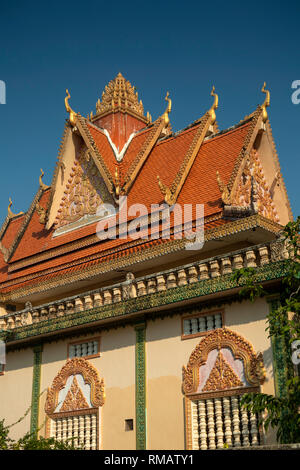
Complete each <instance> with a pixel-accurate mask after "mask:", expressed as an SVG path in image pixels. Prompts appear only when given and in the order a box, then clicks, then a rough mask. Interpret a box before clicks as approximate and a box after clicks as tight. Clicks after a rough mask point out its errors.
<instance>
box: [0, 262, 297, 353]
mask: <svg viewBox="0 0 300 470" xmlns="http://www.w3.org/2000/svg"><path fill="white" fill-rule="evenodd" d="M287 270H288V264H287V262H286V261H278V262H275V263H270V264H268V265H265V266H262V267H259V268H256V273H255V275H254V276H253V279H254V281H256V282H264V281H270V280H276V279H280V278H282V277H283V276H284V275H285V273H286V272H287ZM241 286H242V279H241V280H240V283H239V284H238V283H237V282H236V281H233V279H232V275H231V274H228V275H224V276H220V277H219V278H215V279H207V280H204V281H198V282H195V283H193V284H188V285H186V286H181V287H176V288H174V289H168V290H166V291H163V292H157V293H155V294H147V295H143V296H141V297H137V298H134V299H128V300H125V301H124V300H123V301H121V302H118V303H115V304H110V305H103V306H101V307H97V308H94V309H91V310H87V311H85V312H78V313H73V314H69V315H66V316H64V317H61V318H53V319H50V320H47V321H42V322H40V323H35V324H32V325H27V326H22V327H19V328H15V329H13V330H11V331H10V332H9V335H8V334H7V332H5V333H6V336H7V339H6V342H7V344H9V343H10V342H12V341H19V340H26V339H27V338H32V337H35V336H39V335H42V334H45V333H53V332H57V331H62V330H65V329H68V328H71V327H75V326H80V325H85V324H87V323H93V322H97V321H99V320H104V319H108V318H110V319H116V320H119V319H120V317H123V318H124V317H126V316H127V315H129V314H131V313H137V312H143V311H144V310H149V309H153V308H157V307H163V306H168V305H172V304H174V303H176V302H181V301H185V300H191V299H195V300H197V299H200V298H201V297H202V296H205V295H209V294H215V293H218V292H226V291H230V290H231V289H234V288H236V287H241ZM117 317H118V318H117ZM3 336H4V335H3ZM0 339H1V335H0Z"/></svg>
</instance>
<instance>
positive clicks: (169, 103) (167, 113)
mask: <svg viewBox="0 0 300 470" xmlns="http://www.w3.org/2000/svg"><path fill="white" fill-rule="evenodd" d="M165 101H167V102H168V105H167V108H166V110H165V112H164V114H163V118H164V120H165V125H166V126H167V125H168V124H169V122H170V118H169V114H170V112H171V109H172V101H171V98H169V92H168V91H167V94H166V97H165Z"/></svg>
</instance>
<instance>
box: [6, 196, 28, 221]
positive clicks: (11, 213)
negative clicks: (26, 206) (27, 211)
mask: <svg viewBox="0 0 300 470" xmlns="http://www.w3.org/2000/svg"><path fill="white" fill-rule="evenodd" d="M11 206H12V200H11V198H9V204H8V208H7V215H8V217H9V218H10V219H12V218H13V217H17V216H18V215H22V214H24V212H19V213H18V214H14V213H13V212H12V210H11Z"/></svg>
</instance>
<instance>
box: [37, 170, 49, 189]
mask: <svg viewBox="0 0 300 470" xmlns="http://www.w3.org/2000/svg"><path fill="white" fill-rule="evenodd" d="M44 174H45V173H44V172H43V170H42V168H41V174H40V177H39V183H40V187H41V188H42V189H48V188H49V186H47V185H46V184H45V183H43V176H44Z"/></svg>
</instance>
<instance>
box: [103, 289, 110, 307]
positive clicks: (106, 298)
mask: <svg viewBox="0 0 300 470" xmlns="http://www.w3.org/2000/svg"><path fill="white" fill-rule="evenodd" d="M111 297H112V295H111V292H110V291H109V290H105V291H104V305H108V304H111V303H112V299H111Z"/></svg>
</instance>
